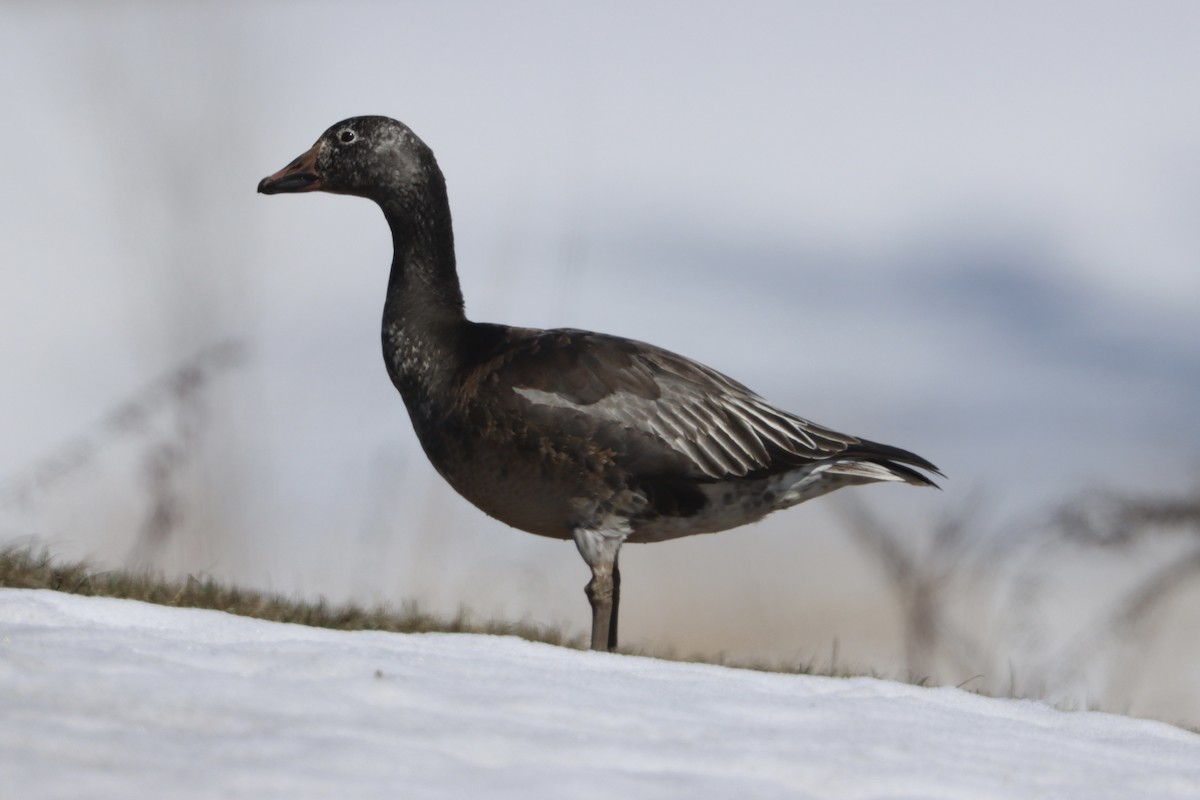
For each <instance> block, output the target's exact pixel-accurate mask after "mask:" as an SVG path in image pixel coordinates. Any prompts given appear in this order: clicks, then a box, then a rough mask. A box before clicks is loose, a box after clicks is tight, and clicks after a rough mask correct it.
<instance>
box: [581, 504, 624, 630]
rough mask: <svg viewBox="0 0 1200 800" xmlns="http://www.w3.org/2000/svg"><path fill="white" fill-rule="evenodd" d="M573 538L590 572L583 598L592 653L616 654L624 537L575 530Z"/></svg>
mask: <svg viewBox="0 0 1200 800" xmlns="http://www.w3.org/2000/svg"><path fill="white" fill-rule="evenodd" d="M574 538H575V546H576V547H578V548H579V554H580V555H581V556H583V560H584V561H586V562H587V563H588V566H590V567H591V568H592V579H591V580H590V581H588V584H587V586H586V587H584V594H586V595H587V599H588V602H589V603H590V604H591V606H592V649H593V650H610V651H611V650H615V649H616V647H617V608H618V605H619V603H620V596H621V592H620V587H621V573H620V571H619V570H618V569H617V551H619V550H620V549H621V542H622V541H624V539H625V536H624V535H623V534H620V533H615V532H612V531H593V530H586V529H580V528H577V529H576V530H575V532H574Z"/></svg>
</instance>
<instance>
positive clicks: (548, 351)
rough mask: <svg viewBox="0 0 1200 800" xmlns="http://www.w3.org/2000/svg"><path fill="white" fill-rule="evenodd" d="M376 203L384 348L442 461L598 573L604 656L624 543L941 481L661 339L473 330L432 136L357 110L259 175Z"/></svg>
mask: <svg viewBox="0 0 1200 800" xmlns="http://www.w3.org/2000/svg"><path fill="white" fill-rule="evenodd" d="M258 191H260V192H262V193H263V194H279V193H285V192H312V191H324V192H334V193H336V194H351V195H357V196H359V197H365V198H367V199H369V200H373V201H375V203H377V204H378V205H379V207H380V208H381V209H383V215H384V218H385V219H387V222H388V225H389V226H390V227H391V229H392V242H393V245H394V247H395V255H394V257H393V259H392V272H391V276H390V278H389V279H388V288H387V298H386V300H385V301H384V306H383V357H384V361H385V363H386V364H387V370H388V374H389V375H390V376H391V378H392V383H393V384H395V386H396V388H397V389H398V390H399V391H400V395H401V396H402V397H403V398H404V403H405V405H406V406H408V413H409V416H410V417H412V423H413V428H414V429H415V430H416V433H417V438H418V439H420V441H421V446H422V447H423V448H424V449H425V454H426V455H427V456H428V457H429V461H430V463H432V464H433V466H434V469H436V470H437V471H438V472H439V473H441V475H442V477H443V478H445V479H446V480H447V481H448V482H449V483H450V485H451V486H453V487H454V488H455V490H456V491H458V493H459V494H461V495H462V496H463V497H465V498H466V499H467V500H469V501H471V502H472V503H474V504H475V505H476V506H477V507H479V508H480V509H481V510H483V511H484V512H485V513H487V514H489V515H491V516H493V517H495V518H496V519H498V520H501V521H502V522H505V523H507V524H509V525H511V526H513V527H515V528H520V529H521V530H523V531H528V532H530V533H536V534H538V535H540V536H552V537H554V538H557V539H573V540H574V541H575V544H576V546H577V547H578V548H579V552H580V554H581V555H582V556H583V559H584V561H586V562H587V563H588V566H590V567H591V569H592V579H591V581H589V582H588V585H587V589H586V592H587V597H588V600H589V601H590V602H591V606H592V648H593V649H596V650H604V649H609V650H612V649H614V648H615V647H616V644H617V607H618V603H619V599H620V585H621V578H620V572H619V571H618V569H617V552H618V551H619V550H620V548H621V545H622V544H623V543H625V542H658V541H663V540H665V539H674V538H676V537H679V536H690V535H692V534H694V533H712V532H714V531H723V530H726V529H729V528H735V527H737V526H739V525H745V524H746V523H748V522H754V521H755V520H759V519H762V518H763V517H764V516H766V515H767V514H769V513H771V512H772V511H776V510H778V509H781V508H787V507H789V506H794V505H796V504H797V503H801V502H804V501H805V500H810V499H812V498H814V497H817V496H819V495H822V494H825V493H826V492H830V491H833V490H834V489H839V488H841V487H843V486H852V485H855V484H860V483H872V482H875V481H903V482H905V483H910V484H912V485H914V486H933V485H935V484H934V483H933V481H931V480H930V479H929V478H927V477H926V476H925V475H923V474H922V473H921V472H919V471H918V470H925V471H927V472H931V473H935V474H940V473H938V470H937V468H936V467H934V466H933V464H931V463H929V462H928V461H926V460H925V459H923V458H921V457H920V456H917V455H914V454H913V453H910V452H908V451H907V450H901V449H900V448H898V447H891V446H889V445H884V444H876V443H875V442H869V441H867V440H865V439H859V438H858V437H856V436H849V435H847V434H844V433H837V432H836V431H832V430H829V429H828V428H823V427H821V426H820V425H816V424H814V423H812V422H809V421H808V420H805V419H802V418H800V417H797V416H795V415H793V414H789V413H788V412H786V411H781V410H779V409H777V408H773V407H772V406H770V405H768V404H767V403H766V401H764V400H763V399H762V398H761V397H759V396H758V395H756V394H754V393H753V392H751V391H750V390H749V389H747V388H746V387H745V386H742V385H741V384H740V383H738V382H736V381H734V380H731V379H730V378H727V377H725V376H724V375H722V374H721V373H719V372H716V371H714V370H711V369H709V368H708V367H706V366H704V365H703V364H698V363H696V362H695V361H691V360H689V359H686V358H684V357H682V356H678V355H675V354H674V353H670V352H667V351H666V350H662V349H660V348H657V347H654V346H653V345H649V344H644V343H642V342H635V341H631V340H629V339H621V338H619V337H616V336H605V335H604V334H600V333H591V332H589V331H580V330H571V329H563V330H549V331H543V330H534V329H531V328H511V327H508V326H507V325H493V324H490V323H483V322H471V321H470V320H468V319H467V318H466V316H465V315H464V313H463V298H462V292H461V290H460V289H459V286H458V274H457V272H456V271H455V265H454V233H453V231H452V229H451V225H450V204H449V201H448V200H447V197H446V182H445V180H444V179H443V177H442V172H441V170H440V169H439V168H438V165H437V161H436V160H435V159H434V157H433V151H431V150H430V149H429V148H428V147H427V146H426V145H425V143H424V142H422V141H421V140H420V139H419V138H417V135H416V134H414V133H413V132H412V131H411V130H409V129H408V127H407V126H406V125H404V124H402V123H400V122H397V121H395V120H393V119H388V118H387V117H355V118H353V119H348V120H346V121H344V122H339V123H338V124H336V125H334V126H333V127H332V128H330V129H329V130H327V131H326V132H325V133H324V134H322V135H321V138H320V139H318V140H317V143H316V144H314V145H313V146H312V148H311V149H310V150H309V151H308V152H306V153H305V154H304V155H302V156H300V157H299V158H297V159H296V160H295V161H293V162H292V163H290V164H288V165H287V166H286V167H284V168H283V169H282V170H280V171H279V172H277V173H275V174H274V175H272V176H270V177H269V178H264V179H263V180H262V181H261V182H260V183H259V184H258Z"/></svg>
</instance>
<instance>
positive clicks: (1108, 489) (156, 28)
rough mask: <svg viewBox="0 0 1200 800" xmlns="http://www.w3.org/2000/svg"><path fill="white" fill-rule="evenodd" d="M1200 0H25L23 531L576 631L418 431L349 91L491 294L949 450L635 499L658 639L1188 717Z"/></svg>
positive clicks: (14, 87) (1199, 609)
mask: <svg viewBox="0 0 1200 800" xmlns="http://www.w3.org/2000/svg"><path fill="white" fill-rule="evenodd" d="M1198 39H1200V5H1196V4H1194V3H1188V2H1178V3H1172V2H1150V3H1093V2H1054V3H1044V2H1015V3H992V4H985V3H969V4H966V3H963V4H951V3H924V2H910V3H903V4H900V3H855V4H849V3H739V4H737V6H736V8H734V7H732V6H730V5H729V4H707V3H694V2H689V3H678V4H676V3H659V4H646V3H620V2H617V3H605V4H602V5H601V4H559V3H549V2H547V3H511V4H492V3H482V2H462V3H421V4H414V3H382V2H380V3H361V2H357V3H356V2H346V3H339V4H337V5H333V4H325V3H303V2H288V3H283V2H278V3H244V4H233V3H207V2H175V3H171V4H162V3H150V2H144V3H137V2H134V3H105V4H85V3H55V2H44V3H37V4H32V3H20V2H8V3H6V4H2V5H0V66H2V67H3V68H2V69H0V86H2V87H3V98H4V104H3V107H4V117H5V119H4V125H3V126H0V147H2V148H3V152H5V153H6V158H5V169H4V176H5V177H4V181H3V188H0V270H2V273H0V274H2V276H3V284H2V287H3V289H2V291H0V325H3V336H2V337H0V371H2V374H3V384H2V385H3V391H0V420H3V423H0V437H2V438H0V443H2V445H3V446H2V447H0V544H3V543H12V542H16V543H22V542H24V543H32V544H37V545H46V546H48V547H50V548H51V550H52V551H53V552H54V553H56V554H58V555H60V556H62V557H70V558H74V557H80V556H82V557H88V558H91V559H94V560H96V561H97V562H99V563H101V564H107V565H112V566H128V567H135V568H139V569H140V568H146V569H151V570H157V571H162V572H165V573H167V574H181V573H205V574H209V575H213V576H216V577H218V578H220V579H222V580H227V581H230V582H233V583H236V584H238V585H243V586H247V587H254V588H261V589H272V590H277V591H281V592H284V593H288V594H294V595H297V596H303V597H310V598H311V597H315V596H318V595H319V596H325V597H328V598H330V599H332V600H347V599H351V600H357V601H362V602H376V601H385V602H391V603H399V602H402V601H404V600H417V601H419V602H420V603H421V604H422V605H423V606H424V607H426V608H428V609H430V610H433V611H436V612H441V613H448V614H452V613H454V612H455V611H456V610H458V609H459V608H465V609H467V610H469V611H470V612H471V613H472V614H473V615H476V616H478V617H482V618H490V617H505V618H515V619H528V620H531V621H534V622H537V623H544V624H547V625H565V626H567V627H569V628H570V629H572V630H577V631H579V632H582V631H583V630H584V629H585V627H586V624H587V621H588V607H587V602H586V600H585V599H584V596H583V591H582V588H583V585H584V583H585V582H586V581H587V579H588V572H587V569H586V567H585V566H584V564H583V563H582V561H581V560H580V559H579V556H578V554H577V553H576V551H575V548H574V545H573V544H571V543H569V542H557V541H552V540H546V539H540V538H538V537H533V536H530V535H528V534H525V533H521V532H518V531H514V530H511V529H508V528H506V527H504V526H503V525H500V524H498V523H495V522H493V521H491V520H489V519H488V518H486V517H485V516H484V515H483V514H481V513H480V512H478V511H476V510H475V509H474V508H472V507H471V506H469V505H468V504H467V503H466V502H465V501H463V500H461V499H459V498H458V497H457V496H456V495H454V494H453V492H452V491H451V490H450V489H449V488H448V487H447V486H445V485H444V484H443V483H442V482H441V480H440V478H438V477H437V475H436V474H435V473H434V472H433V470H432V469H431V468H430V467H429V466H428V464H427V463H426V461H425V458H424V455H423V454H422V453H421V451H420V448H419V446H418V444H417V442H416V440H415V438H414V436H413V434H412V431H411V428H410V425H409V422H408V419H407V416H406V414H405V410H404V407H403V404H402V403H401V401H400V398H399V397H398V395H396V393H395V391H394V390H393V388H392V386H391V385H390V383H389V381H388V379H387V376H386V374H385V372H384V369H383V363H382V359H381V355H380V352H379V332H378V331H379V318H380V313H381V309H382V300H383V290H384V286H385V283H386V280H387V270H388V266H389V263H390V258H391V252H390V244H391V242H390V238H389V235H388V231H387V229H386V227H385V225H384V222H383V220H382V218H381V216H380V214H379V212H378V211H377V210H376V209H375V208H374V207H373V206H371V205H370V204H369V203H367V202H365V201H361V200H356V199H351V198H344V197H335V196H329V195H308V196H302V197H272V198H266V197H262V196H258V195H256V194H255V191H254V190H255V186H256V184H257V182H258V180H259V179H260V178H262V177H263V176H265V175H267V174H269V173H271V172H274V171H275V170H277V169H278V168H280V167H282V166H283V165H284V164H286V163H287V162H289V161H290V160H291V159H292V158H294V157H295V156H297V155H299V154H300V153H301V152H302V151H304V150H305V149H306V148H307V147H308V146H309V145H310V144H311V143H312V142H313V141H314V140H315V139H316V138H317V136H318V135H319V134H320V133H321V132H322V131H324V130H325V128H326V127H328V126H329V125H331V124H333V123H334V122H336V121H338V120H340V119H343V118H345V117H348V116H354V115H359V114H383V115H388V116H393V117H396V118H398V119H401V120H403V121H404V122H406V123H408V124H409V125H410V126H412V127H413V128H414V129H415V130H416V131H417V133H418V134H419V135H420V136H421V137H422V138H423V139H424V140H425V141H426V142H428V143H429V144H430V145H431V146H432V147H433V149H434V151H435V152H436V153H437V155H438V158H439V160H440V163H441V166H442V169H443V171H444V172H445V174H446V176H447V180H448V183H449V191H450V199H451V205H452V208H453V212H454V217H455V225H456V237H457V246H458V258H459V269H460V273H461V277H462V283H463V288H464V292H465V294H466V297H467V307H468V313H469V314H470V315H471V316H472V318H474V319H479V320H488V321H498V322H507V323H513V324H520V325H525V326H542V327H555V326H571V327H580V328H588V329H593V330H601V331H605V332H608V333H614V334H619V335H624V336H628V337H633V338H637V339H643V340H648V341H652V342H654V343H656V344H659V345H662V346H665V347H667V348H670V349H673V350H675V351H677V352H681V353H683V354H685V355H688V356H691V357H693V358H696V359H698V360H701V361H703V362H705V363H707V364H709V365H711V366H713V367H715V368H717V369H719V370H721V371H723V372H726V373H728V374H730V375H732V376H733V377H735V378H736V379H738V380H740V381H742V382H744V383H747V384H748V385H750V386H751V387H752V388H753V389H755V390H756V391H758V392H759V393H760V394H762V395H764V396H765V397H766V398H768V399H769V400H771V401H772V402H774V403H776V404H777V405H780V406H781V407H784V408H787V409H789V410H792V411H794V412H796V413H799V414H801V415H802V416H805V417H808V418H811V419H813V420H815V421H818V422H820V423H822V424H825V425H828V426H831V427H833V428H836V429H839V430H844V431H847V432H850V433H854V434H858V435H860V436H863V437H866V438H871V439H875V440H878V441H884V442H888V443H891V444H895V445H899V446H902V447H905V448H908V449H911V450H914V451H916V452H918V453H920V454H921V455H923V456H926V457H927V458H929V459H931V460H932V461H934V462H935V463H937V464H938V465H939V466H940V467H941V468H942V469H943V470H944V471H945V473H946V474H947V476H948V479H947V480H946V481H945V482H944V491H942V492H935V491H917V490H914V489H911V488H910V487H905V486H900V487H896V486H876V487H871V488H867V489H858V490H849V491H845V492H840V493H838V494H837V495H834V496H831V497H829V498H826V499H822V500H820V501H817V502H814V503H811V504H806V505H803V506H800V507H798V508H796V509H793V510H791V511H788V512H783V513H780V514H777V515H775V516H773V517H771V518H770V519H768V520H767V521H765V522H763V523H761V524H758V525H755V526H751V527H748V528H743V529H739V530H736V531H731V532H727V533H724V534H721V535H719V536H705V537H694V538H692V539H689V540H682V541H678V542H671V543H664V544H657V545H653V546H630V547H627V548H626V549H625V552H624V553H623V555H622V569H623V572H624V575H625V582H624V591H623V603H622V621H621V622H622V635H623V640H624V641H623V643H624V644H627V645H630V646H634V647H646V648H650V649H654V650H658V651H661V650H664V649H667V650H671V651H674V652H676V653H678V654H680V655H686V654H689V653H706V654H717V653H723V654H726V655H728V656H731V657H736V658H757V659H768V660H771V659H788V660H793V661H796V660H799V661H805V662H809V663H811V664H813V665H814V666H816V667H818V668H833V669H835V670H841V669H850V670H868V671H873V672H875V673H877V674H881V675H885V676H895V677H901V678H907V679H913V680H928V681H931V682H939V683H951V684H959V683H963V684H964V685H966V686H967V687H968V688H978V689H983V690H985V691H989V692H995V693H1000V694H1015V695H1021V696H1036V697H1044V698H1047V699H1049V700H1051V701H1052V702H1056V703H1060V704H1063V705H1066V706H1072V707H1100V708H1105V709H1108V710H1113V711H1119V712H1125V713H1133V714H1140V715H1147V716H1157V717H1161V718H1163V719H1167V720H1169V721H1175V722H1185V723H1188V724H1191V725H1200V666H1198V665H1200V642H1197V640H1196V637H1195V631H1196V629H1197V628H1196V626H1197V624H1200V494H1198V492H1197V487H1198V486H1200V480H1198V479H1200V423H1198V422H1197V409H1200V103H1197V102H1196V92H1195V88H1196V85H1197V80H1198V79H1200V49H1198V48H1197V47H1196V46H1195V43H1196V41H1197V40H1198Z"/></svg>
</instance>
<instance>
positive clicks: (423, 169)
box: [258, 117, 441, 204]
mask: <svg viewBox="0 0 1200 800" xmlns="http://www.w3.org/2000/svg"><path fill="white" fill-rule="evenodd" d="M438 181H441V174H440V172H439V170H438V168H437V162H436V161H435V160H434V157H433V151H431V150H430V149H429V147H428V146H426V144H425V143H424V142H422V141H421V140H420V138H418V137H417V135H416V134H415V133H413V132H412V130H411V129H409V127H408V126H407V125H405V124H404V123H402V122H398V121H396V120H394V119H390V118H388V117H351V118H350V119H347V120H343V121H341V122H339V123H337V124H336V125H333V126H332V127H330V128H329V130H327V131H325V133H323V134H321V138H319V139H317V141H316V143H315V144H314V145H313V146H312V147H311V148H309V149H308V151H307V152H305V153H304V154H303V155H301V156H299V157H298V158H296V159H295V160H293V161H292V162H291V163H290V164H288V165H287V166H286V167H284V168H283V169H281V170H279V171H278V172H276V173H275V174H274V175H271V176H268V177H266V178H263V179H262V180H261V181H259V183H258V191H259V192H261V193H262V194H285V193H297V192H315V191H322V192H333V193H334V194H349V195H355V196H358V197H366V198H368V199H370V200H374V201H376V202H377V203H381V204H382V203H383V201H384V200H386V199H387V198H388V197H389V196H390V195H394V194H396V193H400V194H410V193H413V192H417V193H421V192H423V191H428V188H429V187H430V185H431V184H433V183H435V182H438Z"/></svg>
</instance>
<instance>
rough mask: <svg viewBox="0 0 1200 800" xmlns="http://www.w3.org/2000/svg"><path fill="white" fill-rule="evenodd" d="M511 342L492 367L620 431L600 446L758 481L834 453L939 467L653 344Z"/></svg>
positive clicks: (569, 334)
mask: <svg viewBox="0 0 1200 800" xmlns="http://www.w3.org/2000/svg"><path fill="white" fill-rule="evenodd" d="M511 344H512V346H511V347H510V348H506V350H507V352H506V353H505V354H504V355H503V356H502V357H500V358H499V359H497V360H496V361H493V362H492V363H493V365H494V368H495V370H496V373H497V374H496V377H497V378H498V379H499V381H500V382H501V384H502V385H508V386H510V387H511V388H512V391H513V393H514V395H515V396H516V397H518V398H520V401H518V402H522V401H523V402H524V403H526V404H530V405H531V406H533V407H534V409H536V410H539V411H541V412H542V413H548V414H552V415H558V416H561V415H568V416H571V417H574V418H576V419H578V417H579V416H582V417H583V418H585V419H586V420H588V421H591V422H593V423H595V424H594V425H592V426H590V427H591V428H592V429H594V431H595V435H596V436H597V437H600V438H604V439H606V438H610V437H614V436H619V437H620V441H614V442H607V441H604V442H602V443H603V444H605V445H606V446H608V447H611V448H612V449H613V450H614V451H616V452H618V453H620V452H622V451H624V450H629V449H634V450H638V449H642V448H646V447H650V448H665V449H667V450H669V451H670V452H671V454H673V455H675V456H679V457H682V458H684V459H685V460H686V463H687V464H688V468H687V473H688V474H690V475H692V476H694V477H697V478H707V479H711V480H725V479H731V478H745V477H758V476H763V475H769V474H773V473H777V472H783V471H787V470H790V469H794V468H796V467H798V466H803V465H805V464H810V463H813V462H815V461H820V460H825V459H831V458H846V459H860V460H863V461H871V462H875V463H879V464H881V465H884V466H886V467H888V468H889V469H892V468H895V469H896V470H898V471H897V472H896V476H897V477H899V478H902V479H904V480H908V481H910V482H916V483H930V481H929V480H928V479H927V478H925V477H924V476H923V475H921V474H920V473H918V472H916V471H915V470H912V469H911V468H909V467H905V466H902V465H903V464H909V465H912V466H916V467H919V468H921V469H926V470H930V471H933V472H936V468H935V467H934V466H933V465H932V464H930V463H929V462H927V461H925V460H924V459H922V458H920V457H919V456H916V455H914V454H912V453H909V452H907V451H904V450H901V449H899V448H894V447H889V446H887V445H878V444H875V443H873V442H868V441H865V440H863V439H859V438H857V437H855V436H849V435H847V434H843V433H838V432H836V431H833V430H830V429H829V428H825V427H822V426H820V425H817V424H816V423H813V422H810V421H809V420H806V419H803V418H801V417H798V416H795V415H794V414H789V413H788V412H786V411H781V410H779V409H777V408H774V407H773V406H771V405H770V404H768V403H767V402H766V401H765V400H763V399H762V398H761V397H759V396H758V395H756V394H755V393H754V392H752V391H750V390H749V389H747V388H746V387H745V386H743V385H742V384H740V383H738V382H737V381H734V380H732V379H731V378H728V377H726V376H725V375H722V374H721V373H719V372H717V371H716V370H713V369H710V368H708V367H706V366H704V365H703V364H700V363H698V362H695V361H692V360H690V359H687V358H684V357H682V356H679V355H676V354H674V353H671V352H669V351H667V350H663V349H661V348H658V347H654V346H653V345H649V344H645V343H642V342H637V341H633V340H630V339H622V338H619V337H614V336H605V335H602V334H595V333H590V332H587V331H575V330H555V331H543V332H538V333H536V334H534V335H533V336H530V337H527V338H523V339H521V340H518V341H515V342H512V343H511ZM639 455H640V456H645V455H650V454H645V453H641V454H639ZM639 460H644V459H643V458H639ZM896 462H900V463H899V464H897V463H896Z"/></svg>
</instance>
